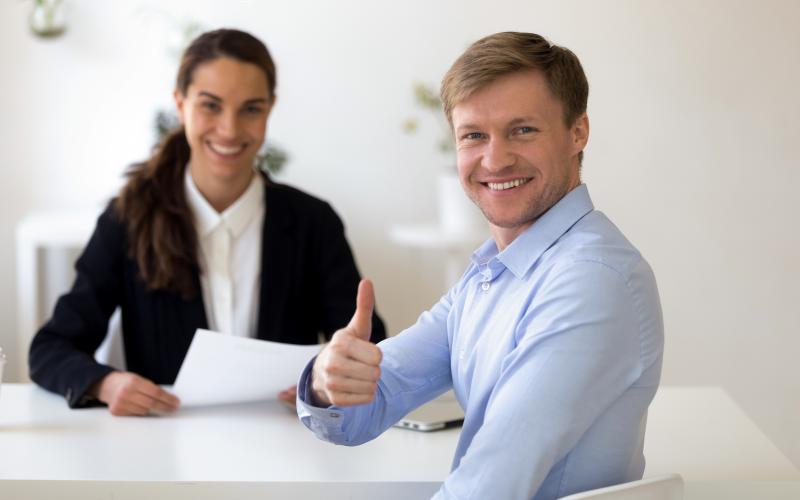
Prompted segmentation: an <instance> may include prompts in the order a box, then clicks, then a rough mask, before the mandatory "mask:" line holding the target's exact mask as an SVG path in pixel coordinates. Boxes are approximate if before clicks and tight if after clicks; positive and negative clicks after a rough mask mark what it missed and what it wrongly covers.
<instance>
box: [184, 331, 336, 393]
mask: <svg viewBox="0 0 800 500" xmlns="http://www.w3.org/2000/svg"><path fill="white" fill-rule="evenodd" d="M321 348H322V346H320V345H294V344H281V343H279V342H269V341H266V340H258V339H251V338H244V337H234V336H232V335H224V334H221V333H216V332H212V331H209V330H203V329H198V330H197V331H196V332H195V334H194V339H192V344H191V345H190V346H189V352H187V353H186V358H185V359H184V360H183V364H182V365H181V369H180V371H179V372H178V378H177V379H175V384H174V385H173V386H172V389H171V392H172V393H173V394H175V395H176V396H178V397H179V398H180V400H181V407H187V406H202V405H216V404H225V403H243V402H247V401H259V400H265V399H276V397H277V395H278V393H279V392H280V391H283V390H285V389H288V388H289V387H291V386H292V385H294V384H296V383H297V379H298V378H300V373H302V371H303V368H305V366H306V365H307V364H308V362H309V361H310V360H311V358H312V357H314V356H316V355H317V353H319V351H320V349H321Z"/></svg>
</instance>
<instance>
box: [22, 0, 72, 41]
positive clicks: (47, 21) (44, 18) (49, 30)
mask: <svg viewBox="0 0 800 500" xmlns="http://www.w3.org/2000/svg"><path fill="white" fill-rule="evenodd" d="M28 26H30V29H31V33H33V34H34V35H35V36H37V37H39V38H58V37H60V36H61V35H63V34H64V32H65V31H66V30H67V24H66V19H65V16H64V3H63V2H62V0H33V8H32V9H31V13H30V15H29V16H28Z"/></svg>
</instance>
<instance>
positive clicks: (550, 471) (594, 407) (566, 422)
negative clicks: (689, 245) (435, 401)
mask: <svg viewBox="0 0 800 500" xmlns="http://www.w3.org/2000/svg"><path fill="white" fill-rule="evenodd" d="M663 330H664V328H663V321H662V316H661V307H660V304H659V298H658V291H657V289H656V283H655V278H654V277H653V273H652V271H651V269H650V266H649V265H648V264H647V262H645V261H644V259H643V258H642V256H641V255H640V254H639V252H638V251H637V250H636V249H635V248H634V247H633V246H632V245H631V244H630V243H629V242H628V240H627V239H625V237H624V236H623V235H622V233H621V232H620V231H619V230H618V229H617V228H616V226H614V224H612V223H611V221H609V220H608V218H606V216H605V215H603V214H602V213H601V212H599V211H596V210H594V207H593V205H592V202H591V199H590V198H589V193H588V190H587V188H586V186H585V185H580V186H578V187H577V188H575V189H574V190H572V191H571V192H570V193H568V194H567V195H566V196H565V197H564V198H562V199H561V200H560V201H559V202H558V203H556V204H555V205H554V206H553V207H552V208H551V209H550V210H548V211H547V212H546V213H545V214H544V215H542V217H540V218H539V219H538V220H537V221H536V222H535V223H534V224H533V225H532V226H531V227H529V228H528V229H526V230H525V231H524V232H523V233H522V234H520V235H519V236H518V237H517V238H516V239H515V240H514V241H513V242H512V243H511V244H510V245H509V246H508V247H507V248H505V249H504V250H503V251H502V252H498V249H497V246H496V244H495V242H494V240H488V241H487V242H485V243H484V244H483V245H482V246H481V247H480V248H479V249H478V250H477V251H476V252H475V253H474V254H473V258H472V263H471V264H470V265H469V267H468V268H467V270H466V272H465V273H464V275H463V276H462V277H461V280H460V281H459V282H458V283H457V284H456V285H455V286H454V287H453V288H452V289H450V291H449V292H448V293H447V294H446V295H445V296H444V297H442V298H441V300H440V301H439V302H438V303H437V304H436V305H434V306H433V307H432V308H431V309H430V310H429V311H427V312H425V313H423V314H422V315H421V316H420V317H419V320H418V321H417V323H416V324H415V325H414V326H412V327H410V328H408V329H407V330H405V331H403V332H402V333H400V334H399V335H397V336H395V337H392V338H389V339H387V340H385V341H383V342H381V343H380V344H379V346H380V348H381V350H382V352H383V361H382V362H381V378H380V381H379V383H378V392H377V394H376V397H375V400H374V401H373V402H372V403H370V404H368V405H361V406H355V407H347V408H339V407H336V406H332V407H330V408H326V409H323V408H317V407H314V406H312V405H310V404H307V403H306V401H308V395H307V394H308V390H309V387H310V367H311V365H309V366H308V367H307V368H306V370H305V372H304V373H303V376H302V377H301V380H300V384H299V385H298V413H299V415H300V417H301V420H302V421H303V423H304V424H305V425H306V426H307V427H309V428H310V429H311V430H312V431H314V433H315V434H316V435H317V436H318V437H320V438H321V439H325V440H328V441H331V442H334V443H338V444H345V445H357V444H361V443H364V442H366V441H369V440H371V439H373V438H375V437H376V436H378V435H379V434H381V433H382V432H383V431H384V430H386V429H387V428H388V427H390V426H391V425H392V424H394V423H395V422H397V421H398V420H399V419H400V418H402V417H403V416H405V415H406V414H407V413H408V412H409V411H411V410H412V409H414V408H416V407H417V406H419V405H421V404H422V403H424V402H426V401H428V400H430V399H432V398H434V397H436V396H438V395H439V394H441V393H443V392H445V391H446V390H448V389H450V388H451V387H452V388H453V389H454V391H455V394H456V397H457V398H458V401H459V402H460V404H461V406H462V407H463V408H464V411H465V418H464V427H463V429H462V431H461V435H460V439H459V442H458V447H457V449H456V452H455V457H454V459H453V465H452V471H451V473H450V475H449V476H448V477H447V479H446V480H445V482H444V483H443V485H442V487H441V489H440V490H439V492H438V493H437V494H436V497H435V498H458V499H467V498H474V499H486V498H498V499H505V498H508V499H511V498H514V499H517V498H534V499H536V500H540V499H554V498H558V497H561V496H564V495H569V494H571V493H575V492H578V491H585V490H589V489H593V488H599V487H602V486H607V485H611V484H618V483H623V482H627V481H632V480H635V479H639V478H641V477H642V473H643V471H644V456H643V454H642V449H643V444H644V430H645V422H646V417H647V407H648V405H649V404H650V401H651V400H652V399H653V396H654V395H655V392H656V388H657V386H658V382H659V378H660V373H661V360H662V353H663V335H664V332H663Z"/></svg>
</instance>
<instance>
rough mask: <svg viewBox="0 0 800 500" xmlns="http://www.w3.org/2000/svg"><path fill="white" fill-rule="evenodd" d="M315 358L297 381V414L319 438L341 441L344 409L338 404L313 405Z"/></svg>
mask: <svg viewBox="0 0 800 500" xmlns="http://www.w3.org/2000/svg"><path fill="white" fill-rule="evenodd" d="M315 360H316V358H314V359H312V360H311V361H310V362H309V363H308V365H306V368H305V369H304V370H303V373H302V374H301V375H300V381H299V382H298V383H297V400H296V405H297V416H298V417H300V421H301V422H303V425H305V426H306V427H308V428H309V429H310V430H311V432H313V433H314V435H316V436H317V437H318V438H319V439H322V440H324V441H333V442H341V441H342V438H343V437H344V432H343V430H342V424H343V422H344V411H343V410H342V409H340V408H338V407H336V406H328V407H325V408H320V407H318V406H314V405H313V396H312V394H313V393H312V392H311V369H312V368H313V366H314V361H315Z"/></svg>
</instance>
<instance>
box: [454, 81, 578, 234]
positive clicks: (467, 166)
mask: <svg viewBox="0 0 800 500" xmlns="http://www.w3.org/2000/svg"><path fill="white" fill-rule="evenodd" d="M452 120H453V129H454V132H455V140H456V151H457V162H458V172H459V177H460V178H461V184H462V185H463V187H464V190H465V191H466V193H467V195H468V196H469V197H470V198H471V199H472V201H474V202H475V204H477V205H478V207H479V208H480V209H481V210H482V211H483V214H484V216H485V217H486V218H487V219H488V220H489V223H490V224H491V225H492V232H493V234H494V235H495V239H496V240H498V244H499V245H500V246H501V247H505V246H506V245H508V244H509V243H511V241H513V239H514V238H516V237H517V236H518V235H519V234H520V233H521V232H522V231H524V230H525V229H526V228H527V227H529V226H530V225H531V224H533V223H534V222H535V221H536V219H538V218H539V217H540V216H541V215H542V214H543V213H544V212H546V211H547V210H548V209H549V208H550V207H552V206H553V205H554V204H555V203H556V202H558V201H559V200H560V199H561V198H562V197H564V195H566V194H567V193H568V192H570V191H571V190H572V189H573V188H575V187H576V186H577V185H578V184H580V175H579V168H580V163H579V161H578V153H579V152H581V151H582V150H583V148H584V146H585V145H586V142H587V140H588V136H589V121H588V118H587V117H586V115H585V114H584V115H582V116H581V117H579V118H578V119H577V120H576V121H575V123H574V124H573V125H572V126H571V127H567V126H566V125H565V123H564V111H563V107H562V105H561V102H560V101H558V100H557V99H556V98H555V97H554V96H553V95H552V94H551V92H550V89H549V88H548V87H547V83H546V81H545V79H544V76H543V75H542V73H541V72H539V71H535V70H531V71H522V72H517V73H512V74H509V75H506V76H503V77H501V78H499V79H498V80H496V81H494V82H492V83H491V84H489V85H488V86H486V87H484V88H482V89H480V90H478V91H476V92H474V93H473V94H472V95H470V96H469V97H468V98H467V99H464V100H463V101H461V102H460V103H458V104H457V105H456V106H455V107H454V108H453V113H452Z"/></svg>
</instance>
